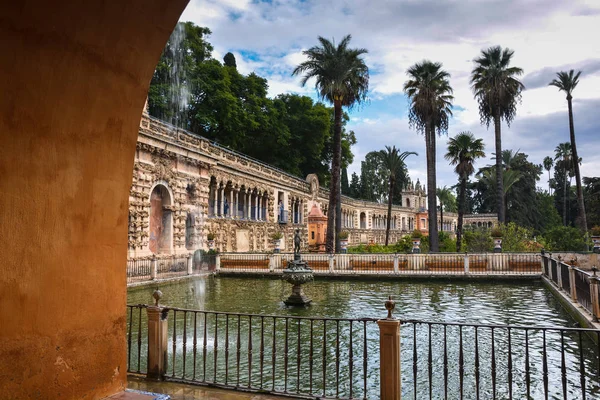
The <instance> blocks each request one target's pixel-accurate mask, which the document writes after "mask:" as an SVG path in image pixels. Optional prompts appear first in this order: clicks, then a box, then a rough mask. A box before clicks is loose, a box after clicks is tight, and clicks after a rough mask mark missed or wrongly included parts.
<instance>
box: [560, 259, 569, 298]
mask: <svg viewBox="0 0 600 400" xmlns="http://www.w3.org/2000/svg"><path fill="white" fill-rule="evenodd" d="M558 269H559V274H560V279H561V281H560V282H561V288H562V289H563V290H564V291H565V292H567V293H569V292H571V274H570V273H569V266H568V265H567V264H565V263H559V264H558Z"/></svg>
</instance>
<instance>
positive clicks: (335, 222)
mask: <svg viewBox="0 0 600 400" xmlns="http://www.w3.org/2000/svg"><path fill="white" fill-rule="evenodd" d="M333 115H334V125H333V159H332V161H331V184H330V187H329V207H328V212H327V239H326V244H325V248H326V250H327V252H328V253H333V252H334V251H336V250H339V233H340V230H341V221H342V215H341V212H337V205H338V201H339V198H340V196H339V195H340V188H341V187H340V166H341V164H342V162H341V161H342V102H341V100H334V102H333Z"/></svg>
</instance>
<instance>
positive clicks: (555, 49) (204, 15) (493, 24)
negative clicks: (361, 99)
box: [182, 0, 600, 186]
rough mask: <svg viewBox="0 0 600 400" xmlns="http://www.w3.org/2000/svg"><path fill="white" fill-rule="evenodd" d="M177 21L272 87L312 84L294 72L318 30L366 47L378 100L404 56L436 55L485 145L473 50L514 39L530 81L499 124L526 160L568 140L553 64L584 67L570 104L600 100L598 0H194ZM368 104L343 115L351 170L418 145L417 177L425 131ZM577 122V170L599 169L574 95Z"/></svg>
mask: <svg viewBox="0 0 600 400" xmlns="http://www.w3.org/2000/svg"><path fill="white" fill-rule="evenodd" d="M182 20H192V21H193V22H195V23H196V24H198V25H202V26H208V27H209V28H210V29H211V30H212V32H213V34H212V36H211V38H210V41H211V43H212V44H213V45H214V46H215V56H217V55H218V56H219V57H222V54H225V53H226V52H227V51H232V52H233V53H234V54H235V56H236V59H237V63H238V69H239V70H240V71H241V72H242V73H249V72H253V71H256V72H257V73H258V74H259V75H261V76H264V77H266V78H268V79H269V85H270V88H269V95H270V96H274V95H276V94H278V93H281V92H295V93H308V94H310V95H312V96H314V95H315V91H314V85H313V84H312V83H311V82H308V84H307V86H306V87H304V88H302V87H301V86H300V78H299V77H292V76H291V72H292V70H293V68H294V67H295V66H296V65H298V64H299V63H300V62H302V61H304V59H305V58H304V56H303V55H302V49H306V48H309V47H311V46H314V45H316V44H317V36H318V35H321V36H324V37H326V38H335V39H336V40H339V39H341V38H342V37H343V36H344V35H345V34H348V33H351V34H352V35H353V39H352V45H353V46H355V47H365V48H367V49H368V51H369V53H368V54H367V56H366V61H367V63H368V65H369V67H370V69H371V93H370V97H371V98H372V99H373V100H377V103H378V104H382V102H384V101H385V100H386V99H389V98H390V97H391V96H396V99H394V100H393V101H397V95H398V94H401V93H402V87H403V84H404V82H405V81H406V69H407V68H408V67H409V66H410V65H412V64H414V63H415V62H418V61H421V60H423V59H430V60H433V61H439V62H442V63H443V65H444V68H445V69H447V70H448V71H449V72H450V73H451V75H452V78H451V84H452V86H453V88H454V96H455V104H456V105H458V106H460V107H461V108H462V109H461V110H456V111H455V113H454V118H453V120H452V123H451V125H450V132H449V134H450V135H451V136H453V135H455V134H456V133H458V132H460V131H462V130H471V131H473V133H474V134H475V135H476V136H477V137H482V138H484V141H485V143H486V144H487V149H486V151H487V153H488V154H489V155H491V153H492V152H493V151H494V150H493V143H494V142H493V139H494V132H493V129H492V127H490V129H487V128H486V127H485V126H481V125H480V123H479V112H478V106H477V103H476V101H475V100H474V99H473V94H472V91H471V89H470V85H469V73H470V71H471V69H472V67H473V62H472V60H473V59H474V58H475V57H476V56H478V54H479V53H480V51H481V49H483V48H487V47H489V46H492V45H497V44H499V45H502V46H504V47H509V48H512V49H513V50H514V51H515V55H514V60H513V65H515V66H519V67H521V68H523V70H524V71H525V75H524V76H523V78H524V80H526V81H527V82H532V87H531V88H530V89H529V90H526V91H525V92H524V93H523V99H522V103H521V104H520V105H519V107H518V111H517V117H516V119H515V121H514V123H513V124H512V126H511V127H510V128H508V127H506V126H504V127H503V146H504V148H511V149H515V150H516V149H518V148H520V149H521V150H522V151H524V152H526V153H528V154H530V160H531V161H533V162H537V163H541V159H542V158H543V156H545V155H549V154H552V153H553V151H554V147H555V146H556V144H557V143H558V142H560V141H566V140H567V139H568V134H567V135H566V136H565V132H566V131H565V130H566V127H567V125H566V123H567V119H566V110H567V104H566V101H565V96H564V94H562V93H558V92H557V90H556V88H553V87H547V86H546V84H547V83H546V80H547V78H548V77H550V78H551V77H552V75H553V73H554V72H555V71H558V70H561V69H567V68H569V67H571V68H581V69H583V70H584V73H583V75H582V77H581V79H580V84H579V86H578V87H577V89H576V91H575V93H574V97H575V100H576V102H577V101H583V102H585V101H588V102H589V101H595V100H597V99H600V70H599V68H598V65H600V64H599V63H600V46H598V45H597V37H598V33H599V32H600V31H599V28H598V26H600V2H598V1H597V0H573V1H570V2H566V1H558V0H551V1H548V0H512V1H511V0H485V1H483V0H482V1H468V2H458V1H450V0H449V1H441V0H418V1H417V0H404V1H396V0H381V1H378V2H377V5H376V6H374V4H373V2H372V1H370V0H354V1H351V2H348V1H346V0H331V1H328V2H323V1H316V0H307V1H294V0H280V1H277V2H252V1H249V0H243V1H236V0H226V1H216V0H198V1H192V2H191V3H190V5H189V6H188V8H187V9H186V11H185V12H184V14H183V16H182ZM242 52H244V53H246V54H247V52H251V53H252V54H253V56H252V59H249V58H244V57H243V56H242V55H241V54H242ZM254 55H256V57H255V56H254ZM586 68H587V70H588V71H589V73H586ZM535 74H537V75H535ZM536 77H537V80H536ZM533 83H534V84H533ZM582 104H591V103H582ZM594 104H595V103H594ZM367 107H368V108H369V110H368V116H362V115H361V112H358V113H355V114H354V116H355V117H354V119H353V120H352V121H351V124H350V125H351V126H350V128H351V129H353V130H354V131H355V132H356V134H357V138H358V144H357V145H356V146H355V147H354V149H353V151H354V153H355V162H354V164H353V165H352V166H351V168H350V171H351V172H357V173H358V172H360V161H362V159H364V155H365V154H366V153H368V152H369V151H372V150H379V149H381V148H383V146H385V145H392V144H395V145H396V146H397V147H400V148H401V149H402V150H415V151H417V152H419V153H420V157H418V158H417V157H411V158H409V159H408V160H407V164H408V166H409V169H410V172H411V175H412V177H413V179H416V178H420V179H421V181H423V180H424V177H425V161H424V160H425V158H424V156H425V146H424V140H423V137H422V136H421V135H418V134H417V133H415V131H413V130H410V129H409V127H408V121H407V120H406V119H405V118H399V117H398V116H397V115H391V114H389V107H387V109H386V110H385V111H384V110H377V109H376V108H375V106H373V105H371V106H367ZM582 113H585V115H582ZM548 121H553V124H549V123H548ZM575 121H576V128H577V129H584V130H585V132H588V134H584V135H581V136H578V140H579V141H580V145H579V147H580V149H581V150H580V153H581V156H582V157H583V158H584V162H583V164H582V171H583V174H584V175H586V174H587V175H592V174H596V175H597V174H598V172H597V171H598V170H600V156H599V155H598V154H599V151H598V150H599V149H598V147H599V146H598V144H597V142H598V140H597V138H596V137H595V136H593V135H592V134H591V133H589V132H596V134H597V132H598V131H600V120H599V119H598V118H597V117H596V115H595V114H594V113H593V112H592V111H590V110H589V109H588V108H586V109H585V110H582V109H581V108H580V107H579V106H578V105H577V103H575ZM445 145H446V139H445V138H440V139H439V140H438V155H437V159H438V167H437V170H438V184H439V186H443V185H452V184H454V183H455V181H456V177H455V175H454V173H453V172H452V167H450V166H449V165H448V164H447V162H446V161H445V160H444V159H443V151H444V148H445ZM592 149H595V152H594V151H592ZM487 161H488V160H486V161H484V162H482V163H481V164H482V165H484V164H486V163H487ZM546 179H547V178H546ZM542 180H543V181H544V180H545V179H544V177H542Z"/></svg>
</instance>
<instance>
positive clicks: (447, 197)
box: [435, 186, 456, 232]
mask: <svg viewBox="0 0 600 400" xmlns="http://www.w3.org/2000/svg"><path fill="white" fill-rule="evenodd" d="M435 193H436V195H437V198H438V200H439V201H440V232H443V231H444V207H446V211H449V210H448V208H450V207H452V205H453V204H456V198H455V197H454V195H453V194H452V190H450V189H448V188H447V187H446V186H444V187H443V188H437V189H436V191H435Z"/></svg>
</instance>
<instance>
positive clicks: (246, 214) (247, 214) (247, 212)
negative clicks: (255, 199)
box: [244, 189, 250, 219]
mask: <svg viewBox="0 0 600 400" xmlns="http://www.w3.org/2000/svg"><path fill="white" fill-rule="evenodd" d="M244 195H245V197H246V201H245V202H244V218H246V219H250V193H248V189H246V190H245V191H244Z"/></svg>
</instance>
